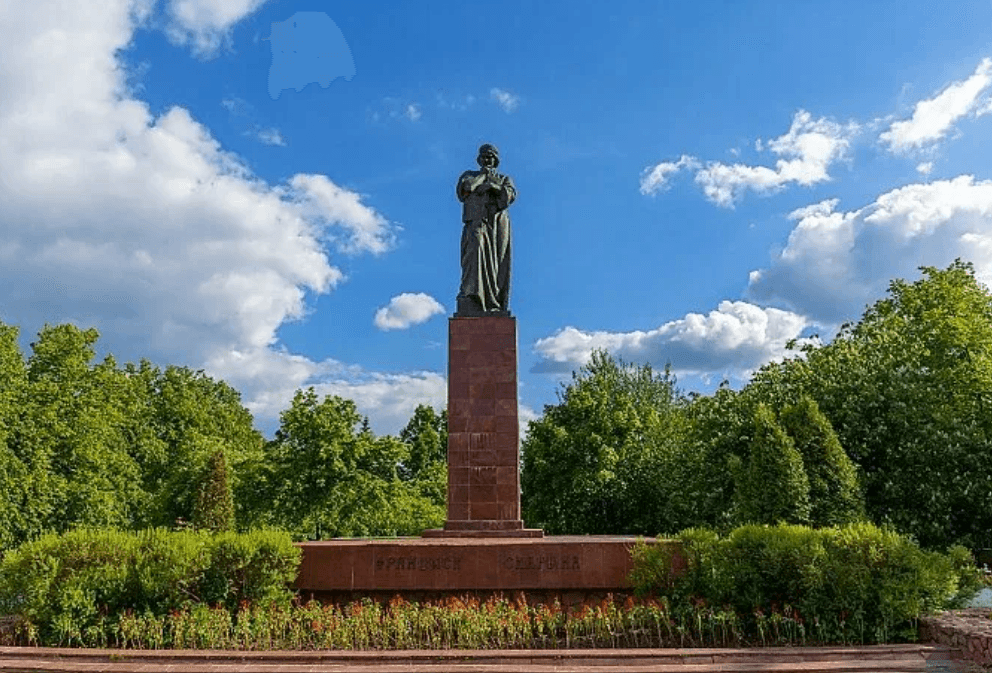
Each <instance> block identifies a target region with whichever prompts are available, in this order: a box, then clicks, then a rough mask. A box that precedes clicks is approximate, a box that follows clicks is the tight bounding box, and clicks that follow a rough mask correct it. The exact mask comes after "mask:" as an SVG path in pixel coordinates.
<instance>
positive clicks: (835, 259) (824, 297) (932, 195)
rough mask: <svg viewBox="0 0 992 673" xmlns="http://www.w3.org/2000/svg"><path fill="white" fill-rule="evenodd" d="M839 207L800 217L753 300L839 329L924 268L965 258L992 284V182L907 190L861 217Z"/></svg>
mask: <svg viewBox="0 0 992 673" xmlns="http://www.w3.org/2000/svg"><path fill="white" fill-rule="evenodd" d="M836 205H837V202H836V200H833V201H829V202H824V203H822V204H817V206H815V207H812V208H804V209H800V210H797V211H795V212H794V213H792V215H791V217H792V218H793V219H795V220H796V221H797V224H796V226H795V228H794V229H793V230H792V232H791V233H790V235H789V240H788V244H787V245H786V246H785V248H784V249H783V250H782V251H781V253H779V254H778V255H776V256H775V258H774V259H773V260H772V262H771V265H770V266H769V267H768V268H766V269H760V270H757V271H753V272H751V276H750V280H749V284H748V290H747V297H748V298H749V299H751V300H753V301H759V302H768V303H776V304H779V305H782V306H785V307H786V308H789V309H791V310H793V311H796V312H798V313H801V314H803V315H806V316H808V317H809V318H810V319H811V320H814V321H817V322H819V323H821V324H824V323H831V324H835V323H839V322H843V321H846V320H851V319H856V318H857V317H859V316H860V315H861V313H862V312H863V311H864V309H865V307H866V306H867V305H869V304H871V303H873V302H874V301H876V300H877V299H879V298H881V297H882V296H883V295H884V294H885V292H886V289H887V288H888V283H889V281H890V280H891V279H892V278H914V277H916V276H917V275H918V271H917V269H918V267H920V266H924V265H926V266H937V267H944V266H947V265H948V264H950V263H951V262H952V261H953V260H954V259H955V258H957V257H961V258H963V259H966V260H969V261H972V262H973V263H974V264H975V270H976V274H977V275H978V277H979V279H980V280H982V281H983V282H985V283H989V281H990V280H992V181H988V180H986V181H976V180H975V179H974V177H973V176H970V175H962V176H958V177H956V178H954V179H952V180H937V181H934V182H930V183H926V184H911V185H906V186H904V187H900V188H898V189H894V190H892V191H890V192H887V193H885V194H882V195H881V196H879V197H878V198H877V199H876V200H875V201H874V202H873V203H871V204H869V205H868V206H865V207H863V208H860V209H857V210H852V211H847V212H837V211H835V210H834V208H835V207H836Z"/></svg>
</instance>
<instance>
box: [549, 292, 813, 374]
mask: <svg viewBox="0 0 992 673" xmlns="http://www.w3.org/2000/svg"><path fill="white" fill-rule="evenodd" d="M807 326H808V323H807V321H806V319H805V318H804V317H803V316H801V315H798V314H795V313H792V312H789V311H782V310H779V309H775V308H761V307H759V306H755V305H754V304H749V303H747V302H743V301H723V302H721V303H720V305H719V307H718V308H717V309H716V310H714V311H710V313H709V314H708V315H701V314H698V313H689V314H687V315H686V316H685V317H684V318H680V319H678V320H673V321H671V322H668V323H665V324H664V325H661V326H660V327H658V328H657V329H654V330H649V331H643V332H642V331H635V332H584V331H582V330H578V329H575V328H574V327H566V328H565V329H563V330H560V331H559V332H558V333H557V334H554V335H553V336H550V337H547V338H544V339H539V340H538V341H537V343H535V345H534V349H535V350H536V351H537V352H538V354H540V355H541V357H542V358H543V360H542V361H541V362H539V363H538V365H537V366H536V367H535V371H545V372H558V371H568V370H571V369H574V368H575V367H578V366H581V365H584V364H586V363H587V362H588V361H589V358H590V356H591V355H592V352H593V351H594V350H596V349H605V350H607V351H609V352H610V353H611V354H614V355H618V356H620V357H622V358H623V359H625V360H627V361H630V362H650V363H651V364H652V365H653V366H655V367H657V368H659V369H660V368H662V367H664V366H665V364H666V363H667V362H671V364H672V370H673V371H674V372H676V373H677V374H714V373H730V374H733V375H735V376H739V377H741V376H747V375H748V374H749V373H750V372H751V371H753V370H755V369H757V368H758V367H760V366H761V365H763V364H765V363H766V362H769V361H771V360H775V359H780V358H782V357H784V356H785V354H786V349H785V344H786V342H787V341H789V340H790V339H796V338H798V337H799V335H800V334H801V333H802V331H803V329H804V328H805V327H807Z"/></svg>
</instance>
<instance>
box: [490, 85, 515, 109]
mask: <svg viewBox="0 0 992 673" xmlns="http://www.w3.org/2000/svg"><path fill="white" fill-rule="evenodd" d="M489 97H490V98H491V99H492V100H494V101H496V104H497V105H499V106H500V107H501V108H502V109H503V112H513V111H514V110H516V109H517V107H519V106H520V97H519V96H517V95H516V94H512V93H510V92H509V91H506V90H504V89H499V88H497V87H493V88H492V89H490V90H489Z"/></svg>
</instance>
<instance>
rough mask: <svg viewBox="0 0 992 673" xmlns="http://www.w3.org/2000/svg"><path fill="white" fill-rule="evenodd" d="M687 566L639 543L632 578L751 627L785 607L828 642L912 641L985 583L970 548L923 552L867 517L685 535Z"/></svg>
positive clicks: (678, 601)
mask: <svg viewBox="0 0 992 673" xmlns="http://www.w3.org/2000/svg"><path fill="white" fill-rule="evenodd" d="M679 539H680V540H681V542H682V545H683V550H684V553H685V555H686V560H687V563H688V569H687V572H686V573H684V574H683V575H681V576H675V575H674V574H673V573H672V572H671V568H672V564H671V561H672V559H671V557H670V554H671V552H670V551H669V550H668V549H667V548H665V547H664V546H663V545H644V544H641V545H638V547H637V548H636V549H635V552H634V557H635V558H634V568H635V569H634V573H633V576H632V579H633V581H634V583H635V586H636V587H637V588H638V590H639V591H641V592H654V593H656V594H659V595H662V596H665V597H667V598H668V599H669V600H670V601H671V602H672V605H673V608H674V609H679V606H686V605H695V606H697V607H698V606H707V605H708V606H714V607H717V606H719V607H722V608H724V609H726V610H730V611H731V612H733V613H734V614H736V615H738V616H739V617H740V619H741V620H742V624H743V627H742V628H743V629H744V631H745V633H747V634H752V636H753V635H754V634H755V633H757V631H758V630H759V624H760V622H761V621H762V617H764V616H765V615H768V614H772V613H776V612H780V613H782V614H785V615H788V616H790V617H792V618H794V619H795V620H796V622H797V623H798V624H799V625H801V626H803V628H804V630H805V631H806V632H807V633H815V634H816V639H817V640H818V641H822V642H837V643H851V642H858V643H873V642H893V641H900V640H913V639H915V636H916V619H917V618H918V617H919V616H920V615H922V614H926V613H930V612H934V611H936V610H941V609H945V608H951V607H960V606H961V605H963V604H964V603H965V602H966V601H967V600H968V599H970V598H971V597H972V596H974V595H975V593H976V592H977V591H978V588H979V585H980V580H979V571H978V570H977V569H976V568H975V566H974V561H973V559H972V557H971V554H970V552H968V551H967V550H966V549H964V547H960V546H957V547H952V548H951V549H950V550H949V551H948V553H947V554H940V553H938V552H930V551H924V550H922V549H920V548H919V546H917V545H916V544H915V543H914V542H913V541H912V540H910V539H908V538H906V537H903V536H901V535H899V534H898V533H896V532H894V531H891V530H887V529H882V528H879V527H877V526H874V525H872V524H869V523H857V524H850V525H846V526H838V527H831V528H820V529H813V528H809V527H806V526H795V525H786V524H780V525H777V526H767V525H765V526H758V525H748V526H742V527H739V528H736V529H734V530H732V531H731V532H730V533H728V534H727V535H726V536H724V537H721V536H720V535H718V534H717V533H715V532H713V531H711V530H707V529H688V530H685V531H683V532H682V533H681V534H680V535H679Z"/></svg>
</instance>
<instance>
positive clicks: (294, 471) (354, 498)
mask: <svg viewBox="0 0 992 673" xmlns="http://www.w3.org/2000/svg"><path fill="white" fill-rule="evenodd" d="M363 421H364V419H363V418H362V416H361V415H360V414H359V413H358V411H357V409H356V407H355V403H354V402H352V401H350V400H345V399H342V398H340V397H336V396H326V397H325V398H324V399H323V400H319V399H318V397H317V394H316V392H314V390H313V388H310V389H307V390H305V391H304V390H301V391H297V393H296V395H295V397H294V398H293V402H292V404H291V405H290V407H289V409H287V410H286V411H284V412H283V413H282V415H281V418H280V426H279V429H278V430H277V431H276V436H275V438H274V439H273V440H272V441H271V442H267V443H266V445H265V456H264V461H263V462H264V465H265V467H264V470H263V471H262V472H263V473H262V474H261V475H260V479H259V483H258V487H257V488H256V492H257V493H259V494H261V496H262V497H261V498H257V499H256V501H255V504H256V506H255V510H254V511H253V512H252V521H253V522H255V523H265V524H270V525H276V526H280V527H283V528H286V529H288V530H290V531H291V532H292V533H293V534H294V535H295V536H297V537H302V538H309V539H321V538H326V537H352V536H371V535H416V534H419V533H420V532H421V531H422V530H424V529H425V528H432V527H437V526H439V525H440V524H441V522H442V521H443V518H444V506H443V501H442V502H441V503H439V502H438V501H437V499H436V498H433V497H427V496H425V495H423V493H422V492H421V484H420V483H419V482H418V480H417V479H416V478H411V479H409V480H406V481H404V480H403V479H400V474H399V472H400V467H401V466H403V465H410V450H409V447H408V445H407V444H405V443H404V442H402V441H400V440H398V439H397V438H395V437H391V436H388V435H387V436H384V437H376V436H375V435H374V434H373V433H372V432H371V431H370V430H369V429H368V427H367V424H366V423H364V422H363Z"/></svg>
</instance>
